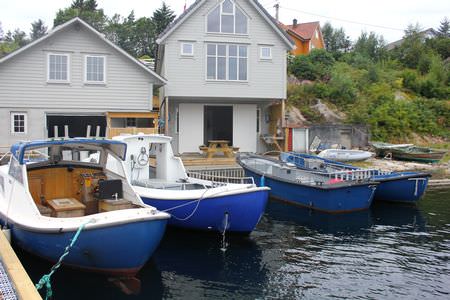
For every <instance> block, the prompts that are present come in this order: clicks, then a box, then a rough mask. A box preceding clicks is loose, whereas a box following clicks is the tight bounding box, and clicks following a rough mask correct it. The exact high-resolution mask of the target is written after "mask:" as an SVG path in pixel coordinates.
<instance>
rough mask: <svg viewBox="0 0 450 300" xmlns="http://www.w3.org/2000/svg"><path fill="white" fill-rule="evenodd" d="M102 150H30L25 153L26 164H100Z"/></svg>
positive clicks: (44, 148)
mask: <svg viewBox="0 0 450 300" xmlns="http://www.w3.org/2000/svg"><path fill="white" fill-rule="evenodd" d="M100 154H101V151H100V150H95V149H83V148H81V149H80V148H78V147H73V146H67V147H66V146H57V147H40V148H33V149H28V150H26V151H25V153H24V157H23V158H24V162H25V163H26V164H34V163H42V162H49V163H58V162H67V163H80V162H81V163H90V164H99V162H100Z"/></svg>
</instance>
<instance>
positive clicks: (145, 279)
mask: <svg viewBox="0 0 450 300" xmlns="http://www.w3.org/2000/svg"><path fill="white" fill-rule="evenodd" d="M227 242H228V246H227V250H226V251H225V252H223V251H221V250H220V248H221V237H219V236H218V235H215V234H204V233H194V232H188V231H186V232H185V231H175V230H170V231H168V232H167V234H166V236H165V238H164V240H163V242H162V244H161V245H160V247H159V249H158V250H157V252H156V253H155V255H154V257H153V259H152V260H151V261H150V262H149V263H148V264H147V265H146V266H145V268H144V269H143V270H142V271H141V272H140V274H139V278H140V279H141V281H142V291H141V294H140V295H138V296H126V295H124V294H122V293H121V292H120V291H119V290H118V289H117V288H116V287H115V286H113V285H112V284H111V283H110V282H108V281H107V280H106V279H105V278H104V277H102V276H98V275H92V274H86V273H81V272H77V271H72V270H68V269H61V270H58V271H57V273H56V274H55V275H54V277H53V280H52V283H53V286H54V294H55V297H54V299H161V298H163V299H180V298H185V299H205V298H208V299H272V298H284V299H296V298H297V299H298V298H302V299H331V298H352V299H355V298H362V299H450V190H435V191H428V192H427V194H426V196H425V197H424V199H422V200H421V201H420V203H419V204H418V205H417V206H415V207H411V206H404V205H394V204H382V205H376V206H374V207H373V208H372V209H371V210H369V211H366V212H361V213H357V214H351V215H339V216H330V215H324V214H318V213H315V212H310V211H309V210H306V209H302V208H298V207H293V206H289V205H286V204H283V203H279V202H274V201H271V202H270V204H269V206H268V208H267V212H266V214H265V215H264V218H263V219H262V221H261V223H260V224H259V225H258V227H257V230H256V231H254V232H253V233H252V234H251V235H250V236H249V237H227ZM19 254H20V258H21V259H22V262H23V264H24V265H25V268H26V269H27V271H28V272H29V273H30V275H31V277H32V279H33V281H34V282H37V281H38V279H39V278H40V277H41V276H42V274H44V273H47V272H48V270H49V268H50V265H49V264H48V263H45V262H43V261H41V260H39V259H37V258H34V257H32V256H30V255H27V254H24V253H19ZM124 255H126V253H124Z"/></svg>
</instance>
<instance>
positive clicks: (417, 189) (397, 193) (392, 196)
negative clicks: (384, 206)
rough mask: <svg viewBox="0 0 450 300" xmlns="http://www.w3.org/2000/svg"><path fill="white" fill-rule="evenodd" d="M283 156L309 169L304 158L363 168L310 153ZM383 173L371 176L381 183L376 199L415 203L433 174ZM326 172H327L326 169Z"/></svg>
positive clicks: (345, 168) (343, 166)
mask: <svg viewBox="0 0 450 300" xmlns="http://www.w3.org/2000/svg"><path fill="white" fill-rule="evenodd" d="M281 157H282V160H283V161H287V162H291V163H294V164H295V165H296V166H297V168H300V169H306V170H309V169H308V168H306V167H305V160H304V159H309V158H311V159H319V160H322V161H323V162H324V163H325V164H332V165H334V166H335V167H338V168H339V167H340V168H341V170H348V171H352V170H357V171H358V170H363V169H359V168H357V167H354V166H352V165H347V164H343V163H340V162H335V161H331V160H327V159H324V158H320V157H317V156H311V155H308V154H298V153H293V154H284V155H282V156H281ZM313 171H317V170H313ZM382 173H383V172H381V171H379V170H377V171H376V173H375V175H373V176H371V177H370V179H371V180H373V181H375V182H378V183H379V185H378V187H377V189H376V191H375V196H374V200H375V201H390V202H405V203H415V202H417V201H418V200H419V199H420V198H421V197H422V196H423V194H424V193H425V190H426V188H427V185H428V179H429V178H430V177H431V174H429V173H423V172H393V173H389V174H382ZM324 174H326V172H325V171H324Z"/></svg>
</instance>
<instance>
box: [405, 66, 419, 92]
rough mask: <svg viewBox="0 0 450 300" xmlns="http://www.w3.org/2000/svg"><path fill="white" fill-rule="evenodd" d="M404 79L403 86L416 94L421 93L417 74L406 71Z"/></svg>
mask: <svg viewBox="0 0 450 300" xmlns="http://www.w3.org/2000/svg"><path fill="white" fill-rule="evenodd" d="M401 77H402V79H403V86H404V87H405V88H407V89H410V90H411V91H414V92H419V91H420V82H419V79H418V76H417V73H416V72H415V71H412V70H406V71H404V72H403V73H402V75H401Z"/></svg>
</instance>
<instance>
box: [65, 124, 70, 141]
mask: <svg viewBox="0 0 450 300" xmlns="http://www.w3.org/2000/svg"><path fill="white" fill-rule="evenodd" d="M64 137H65V138H66V139H68V138H69V125H64Z"/></svg>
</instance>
